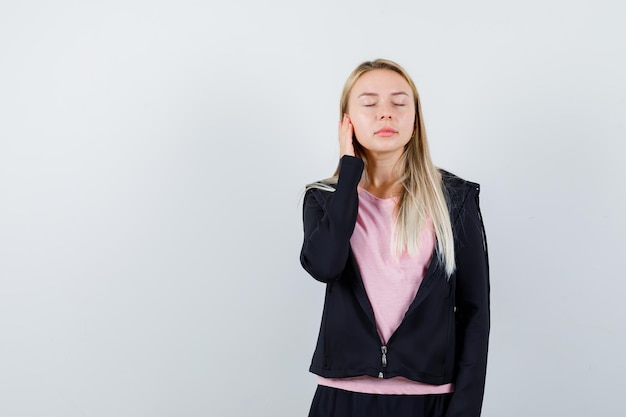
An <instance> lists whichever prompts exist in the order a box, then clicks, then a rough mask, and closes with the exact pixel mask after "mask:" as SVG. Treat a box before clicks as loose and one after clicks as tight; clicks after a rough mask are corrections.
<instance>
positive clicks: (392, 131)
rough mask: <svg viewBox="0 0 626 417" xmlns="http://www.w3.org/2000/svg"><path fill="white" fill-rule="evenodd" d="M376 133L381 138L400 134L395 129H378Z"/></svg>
mask: <svg viewBox="0 0 626 417" xmlns="http://www.w3.org/2000/svg"><path fill="white" fill-rule="evenodd" d="M374 133H375V134H377V135H379V136H392V135H395V134H396V133H398V131H397V130H395V129H392V128H390V127H383V128H380V129H378V130H377V131H376V132H374Z"/></svg>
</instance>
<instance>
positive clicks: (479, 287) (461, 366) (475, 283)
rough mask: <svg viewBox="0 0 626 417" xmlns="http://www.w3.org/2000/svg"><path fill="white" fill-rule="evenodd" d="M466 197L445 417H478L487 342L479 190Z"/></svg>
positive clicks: (486, 265) (485, 256) (486, 280)
mask: <svg viewBox="0 0 626 417" xmlns="http://www.w3.org/2000/svg"><path fill="white" fill-rule="evenodd" d="M474 185H475V188H474V189H471V190H470V191H469V192H468V193H467V194H466V197H465V203H464V205H463V208H462V212H461V214H460V219H459V226H458V229H457V230H458V232H457V236H456V238H457V245H456V249H455V251H456V268H457V269H456V338H457V372H456V380H455V389H454V394H453V395H452V398H451V401H450V405H449V407H448V411H447V413H446V417H479V416H480V412H481V408H482V402H483V394H484V389H485V375H486V368H487V348H488V340H489V327H490V316H489V314H490V313H489V260H488V253H487V240H486V236H485V231H484V226H483V220H482V216H481V213H480V207H479V199H478V195H479V187H478V185H477V184H474Z"/></svg>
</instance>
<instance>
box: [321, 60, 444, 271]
mask: <svg viewBox="0 0 626 417" xmlns="http://www.w3.org/2000/svg"><path fill="white" fill-rule="evenodd" d="M377 69H385V70H391V71H394V72H396V73H398V74H400V75H401V76H402V78H404V79H405V80H406V81H407V83H408V84H409V86H410V87H411V90H412V91H413V97H414V99H415V124H414V126H415V130H414V132H413V135H412V136H411V139H410V141H409V143H408V144H407V145H406V147H405V149H404V152H403V153H402V156H401V157H400V160H399V161H398V164H399V168H400V172H402V175H401V176H400V178H398V180H397V182H398V183H401V184H402V193H401V195H400V199H399V201H398V205H397V207H396V216H397V217H396V227H395V231H394V242H393V251H394V254H395V255H397V256H399V255H400V254H401V253H402V252H403V251H404V250H407V252H408V253H409V254H410V255H415V254H416V253H417V251H418V247H419V237H420V232H421V231H422V230H423V229H425V228H426V227H427V226H428V223H427V222H428V219H429V218H430V219H431V220H432V223H433V228H434V231H435V237H436V239H437V254H438V257H439V260H440V261H441V262H442V263H443V264H444V265H445V269H446V274H447V275H448V276H450V275H452V273H453V272H454V270H455V267H456V265H455V257H454V236H453V233H452V225H451V223H450V214H449V212H448V204H447V202H446V195H445V191H444V188H443V183H442V179H441V174H440V172H439V170H438V169H437V167H435V165H434V164H433V162H432V159H431V157H430V151H429V149H428V141H427V139H426V129H425V127H424V120H423V117H422V109H421V105H420V99H419V94H418V92H417V88H416V87H415V84H414V83H413V81H412V80H411V77H410V76H409V74H408V73H407V72H406V71H405V70H404V69H403V68H402V67H401V66H400V65H398V64H396V63H395V62H393V61H389V60H386V59H377V60H375V61H367V62H363V63H362V64H361V65H359V66H358V67H356V68H355V69H354V71H352V73H351V74H350V76H349V77H348V79H347V80H346V83H345V85H344V87H343V92H342V94H341V100H340V104H339V117H340V120H341V118H343V115H344V114H346V113H347V112H348V100H349V98H350V92H351V91H352V88H353V86H354V84H355V83H356V81H357V80H358V79H359V78H360V77H361V76H362V75H363V74H365V73H366V72H368V71H372V70H377ZM354 152H355V156H357V157H359V158H361V159H363V162H364V163H365V169H364V170H363V175H364V176H365V178H366V176H367V157H366V155H365V152H364V150H363V147H362V146H361V145H360V144H359V143H358V142H357V141H355V143H354ZM338 170H339V168H337V170H336V171H335V174H334V176H333V177H332V178H330V179H329V182H330V183H336V181H337V175H338V172H339V171H338ZM321 186H323V184H320V183H318V185H313V187H315V188H323V187H321Z"/></svg>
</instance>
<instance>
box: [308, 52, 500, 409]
mask: <svg viewBox="0 0 626 417" xmlns="http://www.w3.org/2000/svg"><path fill="white" fill-rule="evenodd" d="M340 110H341V112H340V115H341V121H340V123H339V149H340V161H339V166H338V168H337V171H336V172H335V175H334V176H333V177H331V178H329V179H327V180H324V181H320V182H317V183H313V184H310V185H309V186H307V191H306V194H305V198H304V207H303V217H304V243H303V245H302V251H301V256H300V260H301V263H302V266H303V267H304V269H305V270H306V271H308V272H309V273H310V274H311V275H312V276H313V277H314V278H315V279H317V280H318V281H321V282H323V283H325V284H326V298H325V302H324V310H323V314H322V322H321V327H320V332H319V337H318V340H317V346H316V348H315V352H314V355H313V360H312V363H311V367H310V371H311V372H313V373H315V374H317V375H318V387H317V391H316V393H315V396H314V399H313V403H312V405H311V410H310V413H309V416H310V417H330V416H341V417H350V416H358V417H368V416H377V417H380V416H390V417H403V416H411V417H439V416H446V417H478V416H479V415H480V410H481V406H482V398H483V392H484V384H485V372H486V364H487V345H488V337H489V267H488V259H487V244H486V240H485V234H484V228H483V223H482V218H481V214H480V209H479V205H478V194H479V186H478V184H475V183H472V182H468V181H465V180H462V179H461V178H458V177H456V176H454V175H452V174H450V173H448V172H446V171H443V170H440V169H437V168H435V166H434V165H433V163H432V161H431V158H430V155H429V150H428V142H427V140H426V132H425V128H424V121H423V118H422V114H421V109H420V100H419V96H418V92H417V89H416V88H415V85H414V83H413V81H412V80H411V78H410V77H409V75H408V74H407V73H406V71H404V69H402V68H401V67H400V66H399V65H398V64H396V63H394V62H392V61H388V60H382V59H379V60H376V61H372V62H364V63H363V64H361V65H359V66H358V67H357V68H356V69H355V70H354V71H353V72H352V74H351V75H350V76H349V77H348V80H347V81H346V84H345V87H344V90H343V94H342V97H341V103H340Z"/></svg>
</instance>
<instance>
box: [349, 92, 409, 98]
mask: <svg viewBox="0 0 626 417" xmlns="http://www.w3.org/2000/svg"><path fill="white" fill-rule="evenodd" d="M391 95H392V96H407V97H408V96H409V94H408V93H406V92H404V91H395V92H393V93H391ZM378 96H379V94H378V93H368V92H365V93H361V94H359V96H358V97H357V98H361V97H378Z"/></svg>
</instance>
